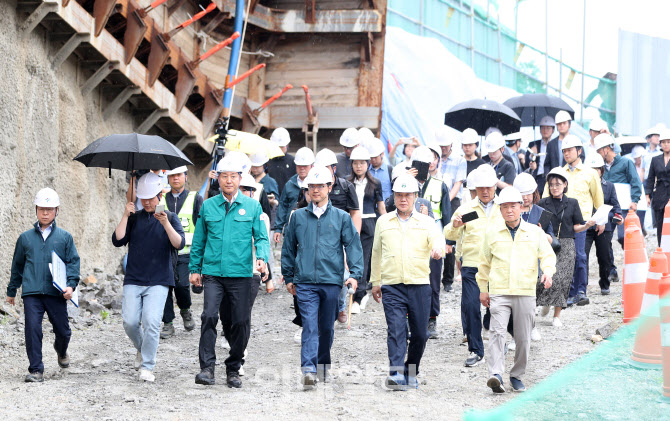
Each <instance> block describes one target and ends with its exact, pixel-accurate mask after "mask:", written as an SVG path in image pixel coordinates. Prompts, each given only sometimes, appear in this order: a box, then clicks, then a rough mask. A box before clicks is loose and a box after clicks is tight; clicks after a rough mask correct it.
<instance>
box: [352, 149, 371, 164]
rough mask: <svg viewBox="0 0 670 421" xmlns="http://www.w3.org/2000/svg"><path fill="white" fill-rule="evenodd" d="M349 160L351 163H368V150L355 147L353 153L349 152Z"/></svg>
mask: <svg viewBox="0 0 670 421" xmlns="http://www.w3.org/2000/svg"><path fill="white" fill-rule="evenodd" d="M349 159H351V160H352V161H369V160H370V152H368V150H367V149H365V148H364V147H362V146H357V147H355V148H354V150H353V151H351V156H349Z"/></svg>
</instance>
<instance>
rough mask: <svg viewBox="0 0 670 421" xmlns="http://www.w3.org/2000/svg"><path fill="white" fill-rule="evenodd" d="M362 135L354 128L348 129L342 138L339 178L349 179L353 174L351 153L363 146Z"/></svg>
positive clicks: (338, 161) (338, 160) (338, 165)
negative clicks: (357, 147)
mask: <svg viewBox="0 0 670 421" xmlns="http://www.w3.org/2000/svg"><path fill="white" fill-rule="evenodd" d="M361 141H362V139H361V135H360V134H359V133H358V130H356V129H355V128H353V127H350V128H348V129H346V130H345V131H344V132H342V135H341V136H340V145H342V149H343V151H342V152H340V153H338V154H337V173H336V174H337V176H338V177H341V178H347V177H348V176H349V174H351V159H350V158H349V157H350V156H351V151H353V150H354V148H355V147H356V146H358V145H360V144H361Z"/></svg>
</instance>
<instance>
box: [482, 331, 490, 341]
mask: <svg viewBox="0 0 670 421" xmlns="http://www.w3.org/2000/svg"><path fill="white" fill-rule="evenodd" d="M482 340H484V341H488V340H489V330H488V329H482Z"/></svg>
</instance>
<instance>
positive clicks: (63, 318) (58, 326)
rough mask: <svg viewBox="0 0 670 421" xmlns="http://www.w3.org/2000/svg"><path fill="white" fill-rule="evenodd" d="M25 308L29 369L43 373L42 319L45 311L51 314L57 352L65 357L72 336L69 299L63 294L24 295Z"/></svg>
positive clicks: (48, 314)
mask: <svg viewBox="0 0 670 421" xmlns="http://www.w3.org/2000/svg"><path fill="white" fill-rule="evenodd" d="M23 309H24V312H25V320H26V326H25V335H26V353H27V354H28V361H29V362H30V366H29V367H28V371H29V372H31V373H36V372H39V373H43V372H44V364H43V363H42V319H43V318H44V313H45V312H46V313H47V316H49V322H51V327H53V330H54V334H55V336H56V340H55V341H54V348H55V349H56V353H57V354H58V355H59V356H61V357H63V356H65V354H67V346H68V344H69V343H70V337H71V336H72V332H71V331H70V323H69V321H68V318H67V301H66V300H65V299H63V297H62V296H61V297H58V296H54V295H41V294H40V295H26V296H25V297H23Z"/></svg>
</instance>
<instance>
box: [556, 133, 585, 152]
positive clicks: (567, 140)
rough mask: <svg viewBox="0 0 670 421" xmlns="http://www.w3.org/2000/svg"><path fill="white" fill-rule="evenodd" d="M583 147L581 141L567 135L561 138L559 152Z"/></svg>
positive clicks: (571, 135)
mask: <svg viewBox="0 0 670 421" xmlns="http://www.w3.org/2000/svg"><path fill="white" fill-rule="evenodd" d="M583 146H584V145H582V141H581V140H579V138H578V137H577V136H575V135H573V134H569V135H567V136H565V137H564V138H563V141H562V142H561V150H565V149H569V148H581V147H583Z"/></svg>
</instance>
